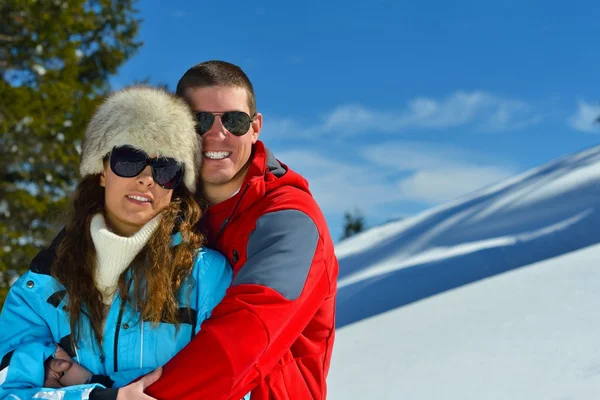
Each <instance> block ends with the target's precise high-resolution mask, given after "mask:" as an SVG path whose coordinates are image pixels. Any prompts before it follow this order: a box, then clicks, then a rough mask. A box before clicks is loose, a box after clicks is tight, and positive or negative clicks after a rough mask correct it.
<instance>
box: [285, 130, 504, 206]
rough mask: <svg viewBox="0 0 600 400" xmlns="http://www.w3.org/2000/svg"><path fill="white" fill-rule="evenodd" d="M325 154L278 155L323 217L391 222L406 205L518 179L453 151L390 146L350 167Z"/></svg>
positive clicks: (486, 160)
mask: <svg viewBox="0 0 600 400" xmlns="http://www.w3.org/2000/svg"><path fill="white" fill-rule="evenodd" d="M325 154H327V153H326V152H325V151H323V152H322V153H320V152H319V151H318V150H295V151H287V152H285V151H284V152H277V153H276V155H277V157H278V158H279V159H280V160H282V161H283V162H284V163H286V164H287V165H289V166H290V167H291V168H292V169H294V170H296V171H298V172H300V173H301V174H303V175H304V176H305V177H306V178H307V179H308V181H309V183H310V189H311V191H312V192H313V194H314V196H315V198H316V199H317V201H318V202H319V204H320V205H321V207H322V208H323V209H324V210H325V212H342V211H345V210H349V209H353V208H355V207H358V208H359V209H361V210H363V212H365V213H367V214H368V215H370V216H376V217H385V216H386V215H387V216H389V215H390V213H391V212H393V211H394V210H399V209H400V208H401V206H402V204H401V203H402V202H406V201H410V202H415V201H416V202H421V203H423V205H424V206H425V205H435V204H440V203H443V202H446V201H449V200H452V199H454V198H457V197H459V196H461V195H464V194H466V193H469V192H472V191H474V190H477V189H479V188H481V187H483V186H486V185H488V184H491V183H494V182H496V181H498V180H501V179H503V178H506V177H508V176H510V175H512V174H514V173H515V169H514V168H513V167H512V166H510V165H508V164H507V163H504V162H502V161H501V160H493V159H490V157H489V156H486V155H483V154H479V153H475V152H469V151H465V150H463V149H460V148H456V147H452V146H436V145H433V146H432V145H430V144H426V143H420V142H391V143H386V144H382V145H376V146H369V147H367V148H365V149H363V150H362V152H361V153H360V154H354V155H353V156H352V159H351V160H352V161H341V160H336V159H333V158H332V157H330V156H326V155H325Z"/></svg>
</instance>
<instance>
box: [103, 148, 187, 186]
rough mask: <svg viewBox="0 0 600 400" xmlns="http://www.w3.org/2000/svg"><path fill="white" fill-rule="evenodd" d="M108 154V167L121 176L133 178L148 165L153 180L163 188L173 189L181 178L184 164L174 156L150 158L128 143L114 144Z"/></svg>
mask: <svg viewBox="0 0 600 400" xmlns="http://www.w3.org/2000/svg"><path fill="white" fill-rule="evenodd" d="M109 156H110V169H111V170H112V172H114V173H115V175H117V176H120V177H122V178H134V177H136V176H138V175H139V174H141V173H142V171H143V170H144V168H146V166H147V165H150V167H151V169H152V178H154V182H156V183H157V184H158V185H159V186H161V187H163V188H165V189H175V188H176V187H177V186H178V185H179V184H180V183H181V180H182V179H183V172H184V166H183V164H181V163H180V162H178V161H177V160H175V159H174V158H170V157H156V158H150V157H148V154H146V153H145V152H144V151H142V150H139V149H136V148H135V147H132V146H129V145H125V146H118V147H117V146H115V147H114V148H113V149H112V151H111V152H110V155H109Z"/></svg>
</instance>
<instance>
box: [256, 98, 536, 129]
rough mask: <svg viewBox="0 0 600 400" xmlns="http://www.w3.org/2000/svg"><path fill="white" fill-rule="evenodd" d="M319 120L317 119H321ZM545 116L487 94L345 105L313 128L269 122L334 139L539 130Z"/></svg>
mask: <svg viewBox="0 0 600 400" xmlns="http://www.w3.org/2000/svg"><path fill="white" fill-rule="evenodd" d="M317 120H318V119H317ZM541 121H542V116H541V115H539V114H537V113H536V111H535V110H534V108H533V107H532V106H531V105H530V104H528V103H526V102H524V101H522V100H516V99H509V98H504V97H501V96H496V95H494V94H491V93H487V92H483V91H473V92H465V91H457V92H454V93H453V94H451V95H449V96H447V97H445V98H441V99H435V98H428V97H418V98H414V99H412V100H409V101H408V102H407V103H406V105H405V106H404V107H402V108H400V109H397V110H394V109H390V110H375V109H371V108H368V107H365V106H364V105H361V104H345V105H340V106H338V107H335V108H334V109H333V110H331V111H329V112H326V113H324V114H323V115H322V116H321V118H320V121H319V122H317V123H315V124H312V125H309V124H307V123H300V122H299V121H296V120H294V119H290V118H283V119H277V118H276V119H275V120H271V119H270V118H266V119H265V126H264V128H265V131H266V132H269V134H271V133H272V132H273V131H274V130H281V131H284V130H285V132H293V134H294V135H295V137H302V138H313V139H314V138H316V137H319V138H320V137H322V135H323V134H329V135H330V136H329V137H330V138H331V137H332V135H333V136H335V137H344V136H349V135H356V134H358V133H364V132H382V133H388V134H394V133H401V132H402V131H406V130H415V129H420V130H426V129H438V130H440V129H448V128H457V127H467V128H470V129H472V130H475V131H480V132H501V131H511V130H520V129H523V128H526V127H528V126H532V125H535V124H538V123H540V122H541Z"/></svg>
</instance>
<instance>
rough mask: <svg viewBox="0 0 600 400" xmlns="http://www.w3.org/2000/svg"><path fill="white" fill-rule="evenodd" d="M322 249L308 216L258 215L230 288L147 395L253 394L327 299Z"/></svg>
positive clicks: (296, 213)
mask: <svg viewBox="0 0 600 400" xmlns="http://www.w3.org/2000/svg"><path fill="white" fill-rule="evenodd" d="M322 249H323V246H322V240H321V237H320V234H319V231H318V229H317V226H316V225H315V223H314V221H313V220H312V219H311V218H310V217H309V216H308V215H307V214H305V213H303V212H301V211H297V210H282V211H277V212H271V213H268V214H265V215H263V216H261V217H260V218H259V219H258V221H257V224H256V229H255V230H254V232H253V233H252V235H251V237H250V239H249V240H248V245H247V249H246V254H247V260H246V262H245V264H244V265H243V266H242V267H241V269H240V271H239V273H238V274H237V276H236V277H235V279H234V280H233V283H232V287H231V288H230V289H229V290H228V291H227V294H226V295H225V297H224V298H223V300H222V301H221V303H220V304H218V305H217V306H216V307H215V309H214V310H213V312H212V315H211V317H210V318H209V319H207V320H206V321H205V322H204V324H203V325H202V328H201V330H200V332H199V333H198V335H196V337H195V338H194V339H193V340H192V342H191V343H190V344H188V345H187V346H186V347H185V348H184V349H183V350H182V351H181V352H179V353H178V354H177V355H176V356H175V357H174V358H173V359H172V360H171V361H169V362H168V363H167V364H166V365H165V367H164V369H163V374H162V376H161V378H160V379H159V380H158V381H157V382H156V383H154V384H153V385H151V386H150V387H149V388H148V389H147V391H146V392H147V394H149V395H150V396H152V397H155V398H157V399H162V400H169V399H182V400H191V399H216V400H217V399H224V398H227V399H230V398H233V399H235V398H238V399H239V398H241V397H242V396H243V395H244V394H246V393H248V392H250V391H251V390H252V388H254V387H255V386H256V385H257V384H258V383H259V382H260V381H261V380H262V379H263V378H264V377H265V376H266V374H268V373H269V372H270V371H271V370H272V369H273V367H274V366H275V364H276V363H277V361H278V360H279V359H280V358H281V357H282V356H283V354H284V353H285V351H287V350H288V349H289V348H290V347H291V345H292V344H293V343H294V342H295V340H296V339H297V338H298V337H299V336H300V334H301V333H302V331H303V330H304V328H305V327H306V326H307V325H308V324H309V322H310V320H311V319H312V318H313V316H314V315H315V313H316V312H317V311H318V309H319V307H320V305H321V304H322V302H323V300H324V299H325V298H326V297H327V296H328V294H329V292H330V288H331V285H330V282H329V278H328V275H327V273H326V260H325V256H324V255H323V250H322Z"/></svg>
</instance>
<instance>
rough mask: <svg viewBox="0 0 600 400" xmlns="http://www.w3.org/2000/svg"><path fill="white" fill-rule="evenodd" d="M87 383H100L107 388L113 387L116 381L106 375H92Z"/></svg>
mask: <svg viewBox="0 0 600 400" xmlns="http://www.w3.org/2000/svg"><path fill="white" fill-rule="evenodd" d="M86 383H99V384H100V385H102V386H104V387H106V388H112V387H113V386H114V384H115V381H113V380H112V379H110V377H108V376H106V375H92V376H91V377H90V378H89V379H88V381H87V382H86Z"/></svg>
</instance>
